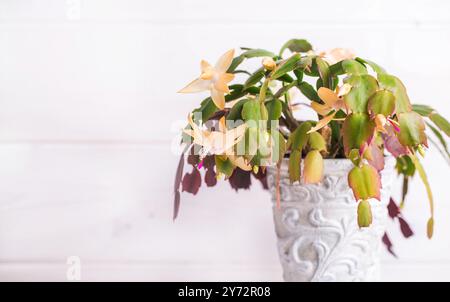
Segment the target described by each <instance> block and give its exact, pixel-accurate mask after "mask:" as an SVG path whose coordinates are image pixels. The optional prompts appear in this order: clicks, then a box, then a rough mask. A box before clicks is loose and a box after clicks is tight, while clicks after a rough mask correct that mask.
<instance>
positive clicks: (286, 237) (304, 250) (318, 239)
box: [267, 157, 395, 281]
mask: <svg viewBox="0 0 450 302" xmlns="http://www.w3.org/2000/svg"><path fill="white" fill-rule="evenodd" d="M394 165H395V159H394V158H392V157H387V158H386V163H385V169H384V170H383V171H382V172H381V177H382V189H381V202H380V201H378V200H371V201H370V203H371V206H372V215H373V223H372V225H371V226H370V227H369V228H362V229H360V228H359V227H358V224H357V203H356V201H355V199H354V197H353V194H352V191H351V189H350V188H349V186H348V184H347V174H348V172H349V171H350V169H351V168H352V167H353V164H352V163H351V162H350V161H349V160H347V159H326V160H324V178H323V181H322V182H321V183H320V184H312V185H311V184H310V185H305V184H298V183H297V184H294V185H291V184H290V182H289V177H288V161H287V160H285V162H283V164H282V166H281V169H280V200H281V206H280V208H277V206H276V188H275V180H276V173H277V172H276V168H275V167H272V168H268V171H267V172H268V174H267V175H268V184H269V188H270V190H271V192H272V201H273V213H274V222H275V231H276V235H277V239H278V242H277V245H278V252H279V256H280V261H281V265H282V267H283V278H284V280H285V281H377V280H379V278H380V251H381V245H382V242H381V238H382V236H383V234H384V231H385V224H386V219H387V209H386V206H387V203H388V201H389V197H390V188H391V183H392V179H393V177H394Z"/></svg>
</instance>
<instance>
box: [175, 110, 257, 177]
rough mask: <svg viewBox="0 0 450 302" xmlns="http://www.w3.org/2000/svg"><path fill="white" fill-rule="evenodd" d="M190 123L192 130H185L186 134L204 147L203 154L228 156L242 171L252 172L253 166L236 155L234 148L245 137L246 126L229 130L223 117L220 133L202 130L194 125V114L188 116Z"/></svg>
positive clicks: (220, 122)
mask: <svg viewBox="0 0 450 302" xmlns="http://www.w3.org/2000/svg"><path fill="white" fill-rule="evenodd" d="M188 121H189V125H191V127H192V129H185V130H184V132H185V133H186V134H188V135H190V136H191V137H192V138H193V139H194V140H193V143H194V144H197V145H199V146H202V147H203V151H202V154H204V155H205V154H206V153H209V154H216V155H226V156H227V157H228V159H229V160H230V161H231V162H232V163H233V164H234V165H235V166H237V167H239V168H241V169H242V170H246V171H250V170H251V166H250V165H249V164H248V163H247V162H246V161H245V159H244V157H242V156H237V155H235V152H234V150H233V146H234V145H236V144H237V143H238V142H239V141H240V140H241V139H242V138H243V137H244V135H245V129H246V124H242V125H240V126H238V127H236V128H233V129H230V130H228V129H227V127H226V124H225V117H222V118H221V119H220V120H219V131H209V130H204V129H201V128H200V127H199V126H198V125H197V124H196V123H194V121H193V120H192V114H190V115H189V116H188Z"/></svg>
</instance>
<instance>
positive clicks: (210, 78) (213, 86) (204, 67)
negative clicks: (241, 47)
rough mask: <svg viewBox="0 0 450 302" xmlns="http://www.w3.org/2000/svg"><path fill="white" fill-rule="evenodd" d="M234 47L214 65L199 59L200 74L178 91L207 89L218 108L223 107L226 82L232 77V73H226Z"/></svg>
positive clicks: (191, 91)
mask: <svg viewBox="0 0 450 302" xmlns="http://www.w3.org/2000/svg"><path fill="white" fill-rule="evenodd" d="M233 56H234V49H231V50H229V51H227V52H226V53H225V54H223V55H222V56H221V57H220V58H219V60H218V61H217V63H216V65H215V66H212V65H210V64H209V63H208V62H206V61H204V60H202V61H201V64H200V65H201V71H202V73H201V75H200V77H199V78H197V79H195V80H194V81H192V82H191V83H189V84H188V85H187V86H186V87H184V88H183V89H181V90H180V91H178V92H179V93H194V92H201V91H207V90H209V91H210V92H211V99H212V100H213V102H214V104H215V105H216V106H217V108H219V109H221V110H222V109H224V108H225V93H229V92H230V90H229V89H228V83H229V82H231V81H232V80H233V79H234V74H232V73H227V70H228V68H229V67H230V65H231V62H232V61H233Z"/></svg>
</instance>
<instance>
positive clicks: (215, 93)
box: [211, 88, 225, 110]
mask: <svg viewBox="0 0 450 302" xmlns="http://www.w3.org/2000/svg"><path fill="white" fill-rule="evenodd" d="M211 99H212V100H213V102H214V104H215V105H216V106H217V108H219V109H220V110H222V109H224V108H225V95H224V94H223V92H222V91H219V90H217V89H215V88H213V89H211Z"/></svg>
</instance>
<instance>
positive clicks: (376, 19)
mask: <svg viewBox="0 0 450 302" xmlns="http://www.w3.org/2000/svg"><path fill="white" fill-rule="evenodd" d="M449 13H450V2H449V1H446V0H436V1H411V0H409V1H392V0H382V1H375V0H372V1H361V0H350V1H330V0H324V1H320V2H317V1H299V0H295V1H287V0H277V1H270V2H269V1H266V2H263V1H242V0H240V1H234V0H229V1H210V0H200V1H194V0H189V1H188V0H186V1H181V0H180V1H176V0H166V1H144V0H132V1H130V0H127V1H125V0H108V1H107V0H90V1H87V0H85V1H83V0H81V1H77V0H68V1H65V0H63V1H56V0H53V1H52V0H42V1H19V0H6V1H5V0H1V1H0V280H8V281H9V280H19V281H22V280H39V281H41V280H60V281H64V280H66V269H67V265H66V259H67V257H68V256H72V255H75V256H79V257H80V258H81V261H82V280H149V281H164V280H169V281H170V280H173V281H185V280H191V281H198V280H203V281H214V280H236V281H241V280H255V281H263V280H264V281H265V280H271V281H279V280H281V270H280V268H279V262H278V256H277V253H276V248H275V235H274V231H273V225H272V216H271V204H270V197H269V195H268V193H267V192H264V191H263V190H262V189H261V187H260V185H259V183H256V185H254V186H253V189H252V190H251V192H249V191H246V192H242V193H240V194H236V193H235V192H234V191H232V190H231V189H230V188H229V185H228V183H223V184H221V185H219V186H217V187H216V188H214V189H205V188H202V190H201V192H200V193H199V194H198V195H197V196H196V197H192V196H191V195H187V194H184V195H182V206H181V213H180V217H179V219H178V220H177V221H176V223H173V222H172V220H171V214H172V213H171V212H172V185H173V175H174V172H175V168H176V164H177V161H178V157H177V156H175V155H173V154H172V153H171V142H172V138H173V136H174V133H175V132H174V128H173V127H172V125H173V123H174V122H176V121H177V120H180V119H181V120H184V119H185V118H186V115H187V112H188V111H189V110H190V109H192V108H193V107H194V106H197V104H198V103H199V102H200V100H202V99H203V98H204V96H205V95H177V94H176V91H177V90H178V89H180V88H181V87H183V86H184V85H185V84H187V83H188V82H189V81H191V80H192V79H193V78H194V77H196V76H197V75H198V74H199V62H200V60H201V59H207V60H209V61H211V62H212V63H213V62H214V61H215V60H216V59H217V58H218V57H219V56H220V55H221V54H222V53H224V52H225V51H226V50H228V49H230V48H233V47H234V48H236V49H237V48H238V47H239V46H247V47H262V48H267V49H271V50H274V51H277V50H278V49H279V47H280V46H281V45H282V43H284V42H285V41H286V40H288V39H290V38H293V37H295V38H307V39H308V40H310V41H311V42H312V43H313V45H314V46H315V48H316V49H318V50H322V49H328V48H332V47H350V48H352V49H353V50H355V51H356V53H357V54H358V55H359V56H361V57H366V58H370V59H372V60H374V61H376V62H378V63H379V64H381V65H382V66H384V67H385V68H386V69H387V70H388V71H390V72H391V73H393V74H395V75H397V76H399V77H400V78H401V79H403V80H404V83H405V84H406V86H407V88H408V90H409V94H410V97H411V99H412V101H413V102H416V103H428V104H430V105H432V106H434V107H435V108H436V109H437V110H438V111H440V112H441V113H442V114H443V115H445V116H446V117H450V105H449V104H450V96H449V93H448V89H449V82H450V73H449V71H450V60H449V55H448V54H449V53H450V17H449ZM256 63H258V62H256ZM424 163H425V165H426V169H427V171H428V174H429V178H430V181H431V183H432V187H433V190H434V194H435V199H436V231H435V237H434V238H433V240H431V241H429V240H428V239H426V236H425V225H426V220H427V218H428V206H427V199H426V195H425V191H424V189H423V186H422V184H421V183H420V181H418V180H415V181H414V182H413V184H412V186H411V187H412V188H411V192H410V194H409V197H410V198H409V201H408V203H407V206H406V209H405V211H404V215H405V217H406V218H407V220H408V221H409V222H410V223H411V225H412V227H413V229H414V231H415V233H416V234H415V236H414V237H412V238H411V239H408V240H403V239H401V236H400V233H399V231H398V226H397V225H391V226H390V232H391V234H392V236H391V237H392V239H393V241H394V245H395V250H396V252H397V254H398V255H399V256H400V258H399V259H398V260H397V259H394V258H393V257H391V256H390V255H389V254H387V253H385V254H384V255H383V272H384V274H383V280H388V281H407V280H450V277H449V276H450V238H449V233H448V231H449V227H450V219H448V217H449V215H450V204H449V197H448V196H449V195H448V185H449V169H448V166H447V165H446V164H445V163H444V161H443V160H442V159H441V157H440V155H439V154H438V152H437V151H436V150H435V149H433V148H432V149H431V150H430V151H429V152H428V154H427V157H426V159H425V160H424ZM398 185H400V183H398ZM397 188H398V189H399V186H397ZM398 189H397V196H398V191H399V190H398Z"/></svg>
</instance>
